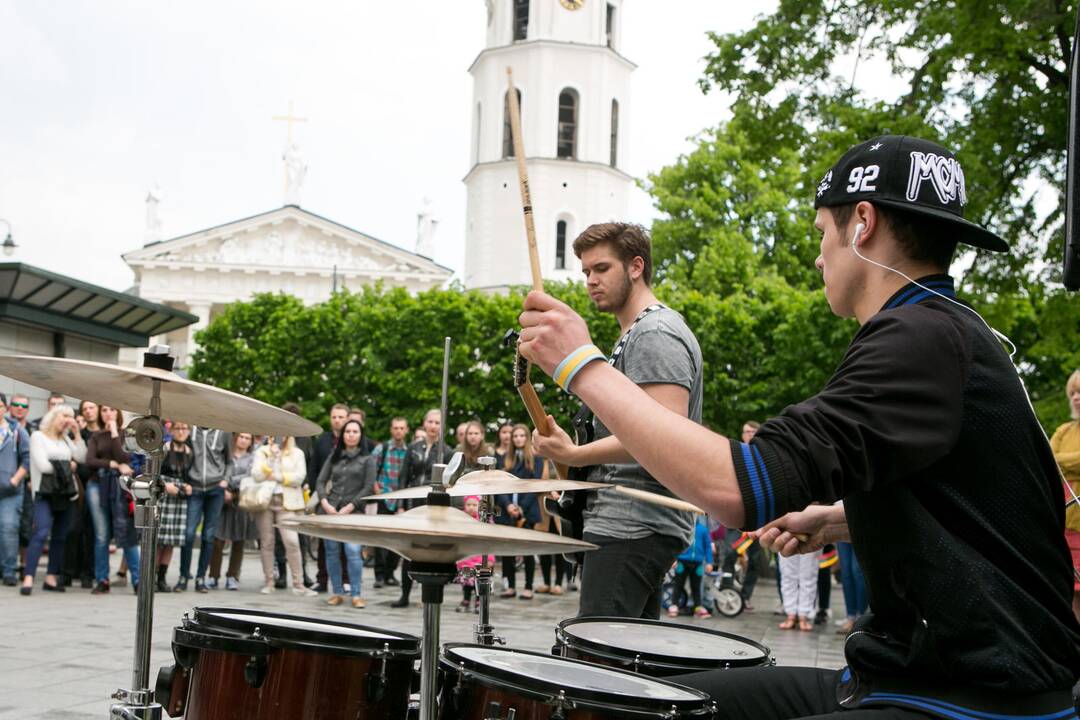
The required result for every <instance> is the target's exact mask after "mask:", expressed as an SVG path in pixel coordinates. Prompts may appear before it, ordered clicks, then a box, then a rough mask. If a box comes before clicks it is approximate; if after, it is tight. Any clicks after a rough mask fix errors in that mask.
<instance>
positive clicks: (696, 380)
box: [585, 307, 702, 544]
mask: <svg viewBox="0 0 1080 720" xmlns="http://www.w3.org/2000/svg"><path fill="white" fill-rule="evenodd" d="M701 364H702V360H701V348H700V347H699V346H698V341H697V338H695V337H694V333H692V332H691V331H690V328H689V327H687V325H686V322H685V321H684V320H683V318H682V316H681V315H679V313H677V312H675V311H674V310H671V309H669V308H666V307H663V308H660V309H659V310H654V311H653V312H651V313H649V314H648V315H646V316H645V317H643V318H642V319H641V321H640V322H639V323H638V324H637V326H636V327H634V329H633V331H632V332H631V333H630V338H629V339H628V340H627V342H626V346H625V347H624V348H623V351H622V354H620V355H619V357H618V358H617V359H616V361H615V368H616V369H617V370H619V371H621V372H622V373H623V374H624V375H626V376H627V377H628V378H630V379H631V380H633V381H634V383H635V384H636V385H647V384H654V383H655V384H668V385H679V386H681V387H684V388H686V389H687V390H688V391H689V393H690V398H689V405H688V410H689V417H690V419H691V420H693V421H694V422H701V394H702V393H701V385H702V380H701ZM593 425H594V427H595V429H596V436H595V439H597V440H599V439H600V438H605V437H608V436H609V435H611V432H610V431H609V430H608V429H607V428H606V427H604V424H603V423H602V422H600V419H599V418H593ZM589 480H592V481H593V482H604V483H612V484H617V485H628V486H630V487H634V488H638V489H641V490H647V491H649V492H653V493H658V494H661V495H668V496H671V495H672V493H671V492H670V491H669V490H668V489H667V488H665V487H664V486H663V485H661V484H660V483H659V482H657V481H656V479H655V478H653V476H652V475H650V474H649V473H648V472H646V471H645V468H643V467H641V466H640V465H638V464H637V463H629V464H617V465H599V466H597V467H595V468H593V470H592V472H591V473H590V474H589ZM585 532H587V533H593V534H596V535H603V536H604V537H612V538H618V539H621V540H638V539H640V538H643V537H647V536H648V535H652V534H654V533H655V534H659V535H669V536H671V537H677V538H680V539H681V540H682V541H683V542H685V543H687V544H689V543H690V540H691V538H692V537H693V534H694V516H693V515H692V514H690V513H688V512H682V511H679V510H672V509H670V508H666V507H661V506H660V505H652V504H650V503H644V502H641V501H640V500H635V499H633V498H631V497H630V496H628V495H623V494H622V493H616V492H613V491H611V490H601V491H600V492H598V493H596V494H595V495H593V496H592V497H591V498H590V499H589V504H588V506H587V508H586V510H585Z"/></svg>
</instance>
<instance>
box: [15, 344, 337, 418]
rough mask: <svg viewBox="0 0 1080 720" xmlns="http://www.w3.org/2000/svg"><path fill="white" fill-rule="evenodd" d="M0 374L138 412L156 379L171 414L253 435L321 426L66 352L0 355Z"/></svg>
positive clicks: (158, 373)
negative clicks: (73, 357)
mask: <svg viewBox="0 0 1080 720" xmlns="http://www.w3.org/2000/svg"><path fill="white" fill-rule="evenodd" d="M0 374H2V375H6V376H7V377H10V378H13V379H15V380H19V381H21V382H24V383H29V384H30V385H34V386H37V387H39V388H42V389H43V390H51V391H54V392H59V393H63V394H64V395H70V396H72V397H76V398H79V399H80V400H93V401H94V402H96V403H99V404H102V403H103V404H105V405H110V406H112V407H115V408H120V409H121V410H124V411H126V412H132V413H136V414H140V415H142V414H145V413H147V412H148V411H149V408H150V396H151V393H152V389H153V382H152V381H153V380H160V381H161V412H162V415H163V416H164V417H166V418H170V419H172V420H179V421H182V422H186V423H190V424H192V425H200V426H202V427H209V428H218V429H221V430H232V431H237V432H241V431H242V432H250V433H254V434H256V435H297V436H307V435H315V434H317V433H319V432H321V431H322V428H320V427H319V426H318V425H316V424H315V423H313V422H311V421H310V420H305V419H304V418H302V417H300V416H299V415H294V414H293V413H291V412H286V411H285V410H281V409H279V408H276V407H273V406H272V405H267V404H266V403H264V402H261V401H259V400H253V399H251V398H249V397H244V396H243V395H238V394H236V393H233V392H229V391H228V390H221V389H219V388H216V387H213V386H211V385H204V384H202V383H197V382H194V381H192V380H186V379H184V378H182V377H180V376H179V375H177V374H176V373H173V372H169V371H167V370H160V369H158V368H152V367H147V368H122V367H119V366H116V365H106V364H104V363H96V362H88V361H85V360H71V359H69V358H54V357H36V356H32V355H0Z"/></svg>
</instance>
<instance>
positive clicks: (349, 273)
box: [123, 200, 452, 367]
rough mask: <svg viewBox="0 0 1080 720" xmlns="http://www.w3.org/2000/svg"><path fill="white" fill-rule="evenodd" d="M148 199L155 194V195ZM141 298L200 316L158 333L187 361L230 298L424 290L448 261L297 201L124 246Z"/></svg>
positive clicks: (443, 277) (440, 280) (439, 278)
mask: <svg viewBox="0 0 1080 720" xmlns="http://www.w3.org/2000/svg"><path fill="white" fill-rule="evenodd" d="M148 202H149V200H148ZM123 258H124V261H125V262H127V264H128V266H129V267H130V268H131V269H132V271H133V272H134V273H135V283H136V289H137V292H138V295H139V297H141V298H144V299H147V300H151V301H152V302H156V303H162V304H164V305H167V306H169V307H172V308H176V309H179V310H184V311H187V312H190V313H191V314H193V315H195V316H196V317H198V321H197V322H196V323H195V324H193V325H191V326H189V327H187V328H182V329H178V330H175V331H173V332H171V333H168V334H166V335H162V336H156V337H154V338H152V339H151V344H154V343H160V342H164V343H166V344H168V345H170V346H171V348H172V350H173V354H174V356H175V357H176V358H177V359H178V360H179V361H180V365H181V366H182V367H183V366H186V365H187V364H189V362H190V359H191V353H192V352H193V351H194V348H195V343H194V337H193V336H194V333H195V332H197V331H198V330H200V329H202V328H204V327H206V325H207V324H208V323H209V322H210V320H211V319H212V318H213V317H214V315H216V314H217V313H220V312H221V311H222V310H223V309H224V308H225V306H226V305H228V304H229V303H232V302H236V301H238V300H248V299H250V298H251V296H252V295H253V294H255V293H261V292H284V293H288V294H290V295H295V296H296V297H298V298H300V299H301V300H302V301H303V302H305V303H308V304H314V303H317V302H321V301H324V300H326V299H328V298H329V297H330V296H331V294H332V293H333V291H334V289H335V288H337V289H341V288H349V289H351V290H359V289H360V288H361V287H363V286H364V285H373V284H375V283H377V282H382V283H384V284H385V285H387V286H390V287H405V288H407V289H408V290H409V291H410V292H422V291H424V290H428V289H431V288H434V287H440V286H442V285H443V284H445V283H446V282H447V281H448V280H449V279H450V276H451V274H452V272H451V270H450V269H449V268H446V267H443V266H441V265H439V264H437V263H435V262H433V261H432V260H430V259H428V258H426V257H424V256H421V255H418V254H416V253H412V252H409V251H407V250H403V249H402V248H399V247H397V246H396V245H392V244H390V243H387V242H383V241H382V240H379V239H377V238H374V237H371V236H370V235H366V234H364V233H362V232H360V231H358V230H354V229H352V228H349V227H346V226H344V225H341V224H339V223H336V222H334V221H332V220H329V219H327V218H324V217H321V216H319V215H316V214H314V213H312V212H309V211H307V210H304V209H302V208H300V207H298V206H296V205H286V206H285V207H282V208H278V209H277V210H271V211H270V212H266V213H262V214H259V215H255V216H252V217H248V218H244V219H242V220H235V221H233V222H229V223H226V224H224V225H219V226H216V227H212V228H208V229H206V230H200V231H199V232H194V233H189V234H186V235H181V236H179V237H175V238H172V239H168V240H160V241H156V242H150V243H149V244H147V245H146V246H144V247H142V248H140V249H138V250H133V251H131V252H128V253H125V254H124V256H123Z"/></svg>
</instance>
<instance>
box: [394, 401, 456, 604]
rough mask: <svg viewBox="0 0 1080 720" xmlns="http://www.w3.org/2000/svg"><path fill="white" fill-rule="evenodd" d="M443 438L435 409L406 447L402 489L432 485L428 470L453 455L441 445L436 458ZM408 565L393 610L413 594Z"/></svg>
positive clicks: (403, 565) (406, 563) (419, 502)
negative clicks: (415, 437)
mask: <svg viewBox="0 0 1080 720" xmlns="http://www.w3.org/2000/svg"><path fill="white" fill-rule="evenodd" d="M441 436H442V413H441V412H440V411H439V410H438V408H436V409H433V410H428V411H427V414H425V415H424V437H423V438H422V439H420V440H417V441H416V442H414V443H413V444H412V445H410V446H409V449H408V452H406V453H405V459H404V460H403V461H402V463H401V473H400V475H399V477H400V479H401V487H415V486H417V485H427V484H428V483H430V482H431V466H432V465H434V464H435V463H446V462H449V461H450V457H451V456H452V455H453V451H451V449H450V448H449V447H448V446H447V445H446V444H445V443H443V444H442V448H443V453H442V457H441V458H440V457H439V446H440V444H439V439H440V437H441ZM409 504H410V505H411V506H412V507H416V506H418V505H423V504H424V501H423V500H413V501H411V502H410V503H409ZM410 564H411V563H410V562H409V561H408V560H405V561H403V562H402V563H401V597H400V598H398V599H397V600H395V601H394V602H392V603H391V606H392V607H398V608H401V607H408V605H409V593H410V592H412V578H410V577H409V566H410Z"/></svg>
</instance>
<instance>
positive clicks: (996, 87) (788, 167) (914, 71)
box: [646, 0, 1080, 425]
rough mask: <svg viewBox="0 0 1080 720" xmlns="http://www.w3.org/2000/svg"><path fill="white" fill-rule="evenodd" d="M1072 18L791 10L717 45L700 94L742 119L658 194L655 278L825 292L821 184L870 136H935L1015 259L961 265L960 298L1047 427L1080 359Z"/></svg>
mask: <svg viewBox="0 0 1080 720" xmlns="http://www.w3.org/2000/svg"><path fill="white" fill-rule="evenodd" d="M1075 13H1076V7H1075V3H1073V2H1066V1H1065V0H1008V1H1004V2H985V1H984V0H949V1H948V2H940V1H935V0H780V2H779V5H778V7H777V8H776V10H775V11H774V12H773V13H770V14H768V15H764V16H762V17H760V18H759V19H758V20H757V21H756V22H755V24H754V25H753V26H752V27H751V28H749V29H748V30H745V31H742V32H736V33H729V34H716V33H713V34H710V36H711V38H712V40H713V41H714V43H715V50H714V51H713V52H711V53H710V54H709V56H708V57H707V58H706V63H707V64H706V69H705V72H704V75H703V77H702V78H701V79H700V84H701V86H702V88H703V90H705V91H707V92H708V91H723V92H727V93H730V94H731V95H732V97H733V104H732V117H731V119H730V120H729V121H727V122H725V123H723V124H721V125H719V126H718V127H716V128H712V129H709V130H706V131H704V132H702V133H701V135H700V136H699V137H698V138H697V146H696V148H695V149H694V150H693V151H692V152H690V153H688V154H687V155H685V156H683V157H680V158H679V159H678V160H677V161H676V162H675V163H674V164H672V165H671V166H669V167H666V168H664V169H662V170H661V171H659V172H657V173H655V174H654V175H652V176H650V178H649V180H648V182H647V184H646V187H647V189H648V190H649V191H650V192H651V193H652V194H653V196H654V199H655V202H656V206H657V208H658V209H659V210H660V211H662V212H663V213H664V217H663V219H661V220H659V221H657V222H656V223H655V224H654V227H653V233H654V241H655V245H654V247H655V250H656V254H657V257H656V263H657V268H658V271H659V273H660V275H661V277H662V278H663V279H664V280H666V281H669V282H673V283H675V284H677V285H679V286H681V287H693V288H695V289H697V290H700V291H702V292H706V293H715V294H717V295H719V296H720V297H723V298H728V297H729V296H730V297H734V296H736V295H739V294H746V293H749V294H751V295H753V294H755V293H757V292H758V289H757V288H758V286H759V285H760V284H761V283H762V282H772V280H771V278H777V279H779V280H780V281H782V282H784V283H786V284H788V285H789V286H790V287H791V288H793V289H804V290H807V291H810V290H813V289H818V288H820V278H819V277H818V276H817V273H816V272H815V271H814V270H813V268H812V262H813V258H814V257H815V256H816V255H817V253H818V248H817V243H818V240H817V238H816V237H815V236H814V234H813V233H812V232H811V223H812V218H813V209H812V204H813V188H814V186H815V185H816V183H817V181H818V180H819V179H820V178H821V176H822V175H824V173H825V172H826V170H827V169H828V168H829V167H830V166H831V165H832V163H834V162H835V161H836V159H837V158H839V156H840V155H841V154H842V153H843V152H844V151H845V150H846V149H847V148H849V147H850V146H851V145H853V144H855V143H856V142H859V141H861V140H864V139H866V138H869V137H872V136H874V135H877V134H885V133H895V134H915V135H920V136H922V137H927V138H929V139H932V140H937V141H938V142H941V143H942V144H944V145H946V146H948V147H950V148H951V149H953V150H955V151H956V152H957V154H958V156H959V157H960V160H961V162H962V164H963V167H964V173H965V177H966V181H967V196H968V200H969V204H968V206H967V207H966V209H965V213H966V216H967V217H968V218H970V219H973V220H975V221H977V222H980V223H982V224H984V225H987V226H989V227H991V228H993V229H994V230H995V231H997V232H998V233H999V234H1001V235H1002V236H1003V237H1004V238H1006V240H1007V241H1008V242H1009V244H1010V246H1011V251H1010V252H1009V253H1007V254H998V255H995V254H991V253H986V252H979V253H974V252H969V253H966V254H965V255H964V256H963V257H962V258H961V259H960V262H959V263H958V265H959V266H961V267H967V271H966V272H965V273H964V274H963V276H962V278H961V287H960V291H961V294H962V295H963V296H964V297H965V298H967V299H969V300H970V301H971V302H972V303H973V304H974V305H975V306H976V307H977V308H978V309H979V310H980V311H982V312H983V314H984V315H985V316H986V318H987V320H988V321H990V322H991V324H994V325H995V327H997V328H998V329H999V330H1001V331H1002V332H1004V333H1006V334H1007V335H1009V336H1010V337H1011V338H1012V340H1013V342H1014V343H1015V344H1016V346H1017V348H1018V354H1017V357H1016V360H1017V362H1018V364H1019V366H1020V367H1021V369H1022V371H1023V374H1024V377H1025V379H1026V381H1027V383H1028V385H1029V387H1030V388H1031V389H1032V391H1033V395H1034V396H1035V397H1036V398H1037V399H1038V400H1037V407H1038V408H1039V411H1040V416H1041V417H1042V419H1043V421H1044V422H1046V423H1047V425H1051V424H1053V423H1054V422H1055V420H1056V418H1058V417H1060V416H1061V414H1062V413H1064V412H1065V410H1066V408H1065V405H1064V403H1063V402H1062V401H1061V388H1062V387H1063V386H1064V380H1065V377H1066V375H1067V373H1068V372H1069V371H1071V369H1073V368H1075V367H1076V363H1077V360H1080V358H1078V357H1076V354H1075V353H1074V352H1073V350H1072V344H1073V342H1074V338H1075V337H1076V333H1077V330H1078V329H1080V325H1078V320H1080V316H1078V314H1077V312H1076V311H1074V310H1073V309H1072V308H1073V306H1074V305H1075V303H1074V302H1070V298H1069V297H1068V296H1066V295H1065V294H1064V290H1062V289H1061V288H1060V286H1058V285H1057V284H1056V283H1055V280H1056V278H1057V276H1058V267H1059V261H1060V257H1061V252H1062V233H1061V225H1062V211H1063V207H1064V187H1065V184H1064V168H1065V164H1064V159H1065V140H1066V126H1067V95H1068V77H1069V60H1070V57H1071V50H1072V48H1071V43H1072V37H1071V35H1072V27H1073V23H1074V19H1075ZM869 63H876V64H877V67H881V66H884V67H887V68H888V69H889V70H891V73H892V76H893V77H892V81H893V82H892V83H890V88H891V90H890V91H888V93H887V92H886V91H885V90H883V89H881V88H877V87H863V85H864V84H863V83H860V82H859V78H860V75H859V73H860V72H862V73H863V74H865V72H866V68H867V66H868V64H869ZM886 94H888V96H885V95H886ZM829 328H830V331H835V329H836V326H829ZM834 337H835V336H834ZM833 351H834V353H837V354H838V353H839V351H840V349H839V347H838V346H834V347H833ZM837 356H838V355H834V357H837ZM779 409H780V408H779V406H776V405H774V406H773V407H771V408H769V410H770V411H772V412H775V411H777V410H779Z"/></svg>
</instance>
